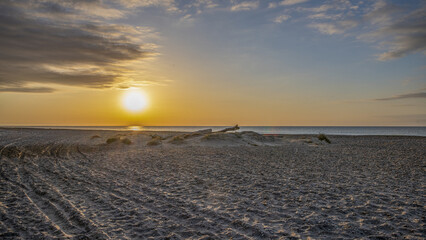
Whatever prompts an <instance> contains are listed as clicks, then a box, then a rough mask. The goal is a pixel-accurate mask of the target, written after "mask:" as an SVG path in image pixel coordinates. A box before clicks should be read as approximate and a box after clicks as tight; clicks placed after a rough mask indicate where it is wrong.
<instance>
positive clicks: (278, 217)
mask: <svg viewBox="0 0 426 240" xmlns="http://www.w3.org/2000/svg"><path fill="white" fill-rule="evenodd" d="M329 137H330V140H331V142H332V143H331V144H327V143H325V142H321V141H318V140H317V139H316V138H315V137H314V136H263V135H259V134H256V133H253V132H247V133H237V134H235V133H198V134H184V133H170V132H169V133H167V132H165V133H164V132H163V133H162V132H115V131H78V130H40V129H39V130H37V129H0V149H1V150H0V238H1V239H66V238H70V239H231V238H232V239H292V238H293V239H299V238H303V239H307V238H308V237H310V238H313V239H335V238H344V239H354V238H365V239H374V238H377V239H387V238H394V239H403V238H407V239H425V237H426V231H425V229H426V228H425V222H426V220H425V216H426V211H425V210H426V207H425V202H426V201H425V196H426V192H425V183H426V181H425V180H426V179H425V176H426V175H425V170H426V147H425V146H426V138H425V137H391V136H358V137H353V136H329ZM108 139H116V140H110V141H109V142H111V143H110V144H107V143H106V142H107V140H108ZM124 139H128V140H124ZM129 140H130V141H129ZM150 142H151V143H150Z"/></svg>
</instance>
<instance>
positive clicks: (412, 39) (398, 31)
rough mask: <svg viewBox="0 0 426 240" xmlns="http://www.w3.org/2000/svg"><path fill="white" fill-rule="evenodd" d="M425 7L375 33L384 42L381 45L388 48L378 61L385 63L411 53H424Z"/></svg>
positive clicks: (425, 44) (425, 35) (425, 40)
mask: <svg viewBox="0 0 426 240" xmlns="http://www.w3.org/2000/svg"><path fill="white" fill-rule="evenodd" d="M425 19H426V7H425V8H422V9H419V10H416V11H414V12H412V13H410V14H409V15H407V16H405V17H403V18H402V19H400V20H398V21H396V22H394V23H392V24H390V25H389V26H387V27H384V28H382V29H380V30H378V31H377V35H378V36H379V37H381V38H387V39H389V38H391V40H384V41H383V42H382V45H386V46H388V47H389V50H388V51H387V52H384V53H382V54H380V55H379V57H378V59H379V60H382V61H387V60H391V59H396V58H401V57H404V56H406V55H408V54H411V53H416V52H423V54H425V53H426V21H425Z"/></svg>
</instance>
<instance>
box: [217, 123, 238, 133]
mask: <svg viewBox="0 0 426 240" xmlns="http://www.w3.org/2000/svg"><path fill="white" fill-rule="evenodd" d="M238 129H240V127H238V124H237V125H235V126H233V127H230V128H225V129H222V130H220V131H217V132H223V133H224V132H229V131H237V130H238Z"/></svg>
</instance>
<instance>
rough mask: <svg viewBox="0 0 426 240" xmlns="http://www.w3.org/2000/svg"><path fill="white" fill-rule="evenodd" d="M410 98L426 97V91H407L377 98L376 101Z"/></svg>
mask: <svg viewBox="0 0 426 240" xmlns="http://www.w3.org/2000/svg"><path fill="white" fill-rule="evenodd" d="M410 98H426V92H415V93H407V94H400V95H395V96H392V97H385V98H376V99H374V100H376V101H391V100H399V99H410Z"/></svg>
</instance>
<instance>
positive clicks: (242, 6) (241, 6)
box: [231, 1, 259, 12]
mask: <svg viewBox="0 0 426 240" xmlns="http://www.w3.org/2000/svg"><path fill="white" fill-rule="evenodd" d="M258 7H259V2H258V1H253V2H241V3H238V4H235V5H233V6H232V7H231V11H233V12H236V11H247V10H253V9H257V8H258Z"/></svg>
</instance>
